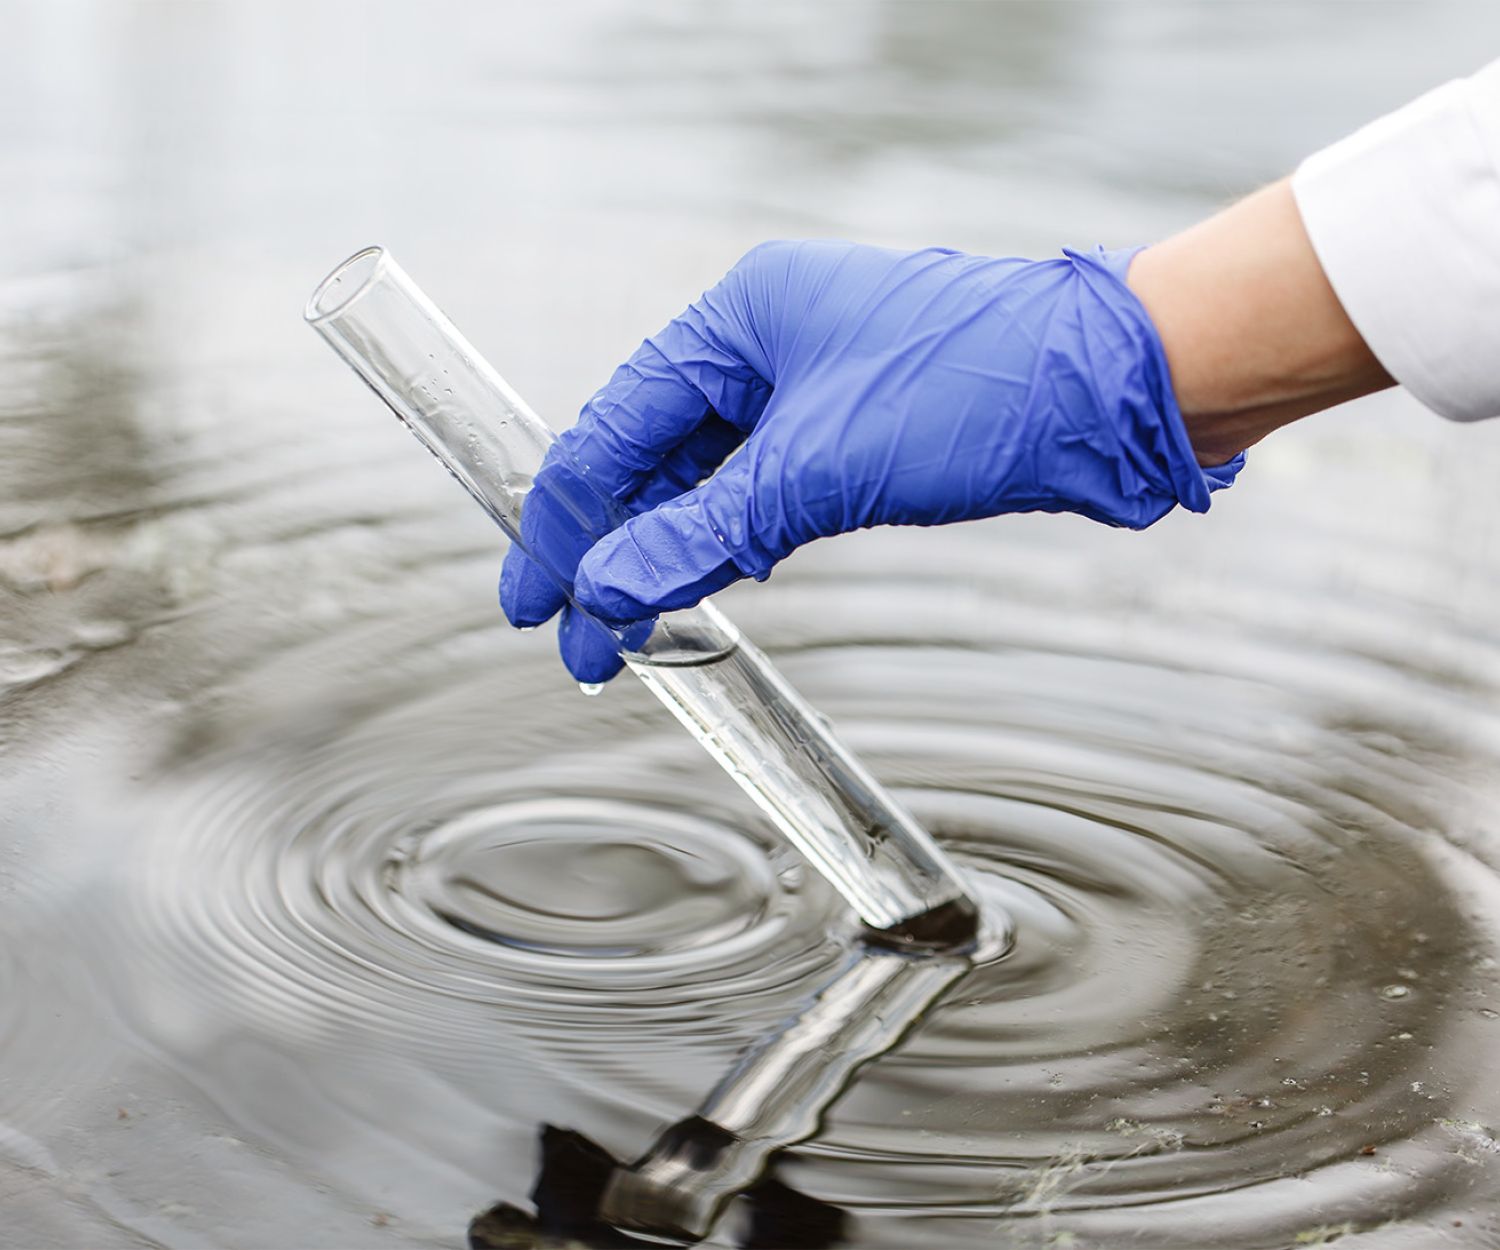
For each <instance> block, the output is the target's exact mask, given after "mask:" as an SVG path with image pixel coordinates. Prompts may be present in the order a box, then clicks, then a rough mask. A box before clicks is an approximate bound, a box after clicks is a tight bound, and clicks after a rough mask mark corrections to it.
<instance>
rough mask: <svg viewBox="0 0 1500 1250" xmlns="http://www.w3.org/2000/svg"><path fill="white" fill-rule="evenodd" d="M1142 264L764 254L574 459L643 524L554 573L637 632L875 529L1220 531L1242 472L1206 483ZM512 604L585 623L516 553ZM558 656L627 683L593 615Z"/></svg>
mask: <svg viewBox="0 0 1500 1250" xmlns="http://www.w3.org/2000/svg"><path fill="white" fill-rule="evenodd" d="M1137 250H1138V249H1137ZM1133 255H1134V250H1132V251H1118V252H1106V251H1104V250H1103V249H1100V250H1098V251H1096V252H1093V253H1088V254H1084V253H1075V252H1067V253H1065V256H1064V257H1063V258H1059V259H1056V260H1046V261H1029V260H1017V259H1004V260H996V259H991V258H989V257H984V256H968V255H964V254H963V253H961V252H953V251H947V250H944V249H940V248H929V249H926V250H924V251H920V252H910V253H903V252H895V251H887V250H885V249H883V248H874V247H862V246H859V245H856V244H852V243H841V242H828V241H812V242H801V243H767V244H763V245H761V246H760V247H757V248H755V249H754V250H753V251H751V252H750V253H749V254H748V255H746V256H745V258H744V259H743V260H741V261H740V262H739V264H737V265H736V266H735V267H734V268H733V269H731V270H730V271H729V273H728V274H727V275H726V276H725V277H724V279H723V281H721V282H720V283H719V284H718V285H717V286H716V287H714V288H713V289H712V290H710V291H708V292H707V293H706V294H705V295H704V296H703V297H702V298H701V299H700V300H699V301H698V302H697V303H695V304H694V305H692V306H691V307H690V308H689V309H688V310H687V311H686V312H685V313H683V315H682V316H681V317H679V318H678V319H677V320H675V321H673V322H672V323H671V324H670V325H668V326H667V327H666V328H665V329H664V330H663V331H662V332H661V333H660V334H658V335H656V336H655V337H654V338H650V339H647V340H646V342H645V343H643V344H642V345H641V347H640V349H639V350H638V351H637V352H636V353H635V355H634V356H632V357H631V359H630V360H629V361H628V362H627V363H626V364H624V365H622V366H621V367H620V368H619V369H618V370H616V372H615V375H614V377H613V378H611V379H610V381H609V384H608V385H607V386H605V388H604V389H603V390H602V391H600V392H599V393H598V394H597V395H595V396H594V398H593V399H591V400H590V401H589V403H588V404H587V406H586V407H585V408H584V410H583V414H582V416H581V418H580V419H579V422H578V424H577V425H576V426H574V428H573V429H571V430H569V431H568V432H567V433H565V434H564V435H563V436H562V437H561V439H560V440H559V442H558V444H557V446H556V447H555V448H554V449H553V453H552V455H550V456H549V460H555V461H556V462H557V463H558V464H559V465H561V464H568V465H570V466H571V468H570V472H571V473H573V474H575V475H577V476H580V477H581V478H583V479H586V480H587V481H588V482H589V484H590V486H591V487H592V488H593V489H595V490H599V491H602V492H605V493H607V494H608V495H610V496H613V498H614V499H616V500H618V501H619V502H620V503H621V504H622V505H623V506H624V508H625V509H626V510H627V511H628V512H631V513H635V514H637V515H635V516H634V517H633V518H632V519H630V520H629V521H627V522H626V523H625V524H623V525H620V526H619V527H618V528H616V529H614V530H613V532H610V533H608V534H607V535H606V536H605V537H603V538H601V539H600V540H599V541H598V542H595V543H593V544H592V545H591V546H588V550H587V552H586V554H585V553H584V552H583V551H582V549H581V548H582V547H583V546H587V544H586V543H575V548H577V549H575V550H571V551H569V550H564V549H563V546H564V545H558V546H556V547H554V548H553V549H550V550H549V556H548V559H547V563H548V564H549V565H552V566H553V568H554V572H555V573H556V572H558V571H559V569H560V570H561V572H562V573H563V575H564V579H565V580H566V575H567V574H568V573H570V572H572V573H573V581H574V589H575V596H576V598H577V601H578V603H579V604H580V605H581V606H582V607H584V608H585V609H586V610H587V611H588V612H589V613H590V614H592V615H594V616H597V617H599V618H600V619H603V620H607V621H611V622H623V621H636V620H641V619H644V618H646V617H649V616H652V615H654V614H656V613H658V612H662V611H666V610H670V609H673V608H682V607H688V606H690V605H691V604H694V603H696V602H697V601H698V600H699V599H701V598H703V597H704V596H706V595H710V594H712V593H713V592H714V591H716V590H719V589H722V588H723V587H724V586H727V585H729V583H731V582H733V581H736V580H737V579H739V578H741V577H755V578H761V579H763V578H765V577H766V576H767V575H768V574H769V573H770V571H771V569H772V567H773V566H774V565H775V564H776V562H777V561H779V560H781V559H783V558H785V557H786V556H787V555H788V554H790V553H791V552H792V551H794V550H795V549H796V548H797V547H799V546H801V545H802V544H803V543H806V542H810V541H812V540H813V539H814V538H821V537H824V536H826V535H830V534H838V533H843V532H844V531H847V530H853V529H860V528H863V527H866V526H872V525H882V524H886V525H937V524H941V523H943V522H947V521H962V520H969V519H972V518H976V517H988V516H996V515H998V514H1001V513H1007V512H1078V513H1081V514H1083V515H1084V516H1087V517H1091V518H1093V519H1094V520H1096V521H1103V522H1105V523H1106V524H1110V525H1123V526H1129V527H1131V528H1134V529H1140V528H1143V527H1144V526H1147V525H1150V524H1151V523H1152V522H1153V521H1156V520H1157V519H1159V518H1160V517H1161V516H1163V515H1164V514H1165V513H1167V512H1169V511H1170V510H1171V509H1172V507H1173V506H1174V505H1175V504H1179V503H1180V504H1182V505H1183V506H1184V507H1186V508H1188V509H1190V510H1191V511H1193V512H1203V511H1206V510H1207V508H1208V502H1209V501H1208V497H1209V492H1210V491H1213V490H1217V489H1219V488H1220V487H1224V486H1228V485H1229V484H1230V483H1231V482H1232V481H1233V480H1234V477H1235V474H1236V473H1237V472H1238V471H1239V468H1240V466H1241V464H1242V463H1243V457H1239V456H1237V457H1235V459H1234V460H1232V461H1230V462H1229V463H1228V464H1226V465H1223V466H1222V467H1219V468H1215V469H1207V470H1205V469H1200V468H1199V467H1198V464H1197V462H1196V460H1195V459H1194V456H1193V449H1192V446H1191V444H1190V443H1189V442H1188V437H1187V432H1186V431H1185V429H1184V428H1183V424H1182V419H1181V416H1180V415H1179V413H1178V411H1177V403H1176V399H1175V398H1174V396H1173V394H1172V386H1171V380H1170V377H1169V374H1168V371H1167V362H1166V357H1165V356H1164V354H1163V352H1162V346H1161V342H1160V340H1159V339H1158V337H1157V334H1156V330H1155V328H1154V327H1153V326H1152V324H1151V321H1150V319H1149V317H1148V316H1147V314H1146V311H1145V309H1144V308H1143V307H1142V306H1141V304H1140V302H1139V301H1138V300H1137V299H1136V297H1135V296H1134V295H1133V294H1132V293H1131V291H1130V290H1129V288H1128V287H1127V286H1126V285H1125V271H1126V268H1127V266H1128V265H1129V262H1130V258H1131V256H1133ZM736 448H738V452H737V454H735V455H733V456H731V457H730V458H729V459H728V460H727V461H725V457H726V456H727V455H729V453H730V452H731V451H733V450H734V449H736ZM721 462H722V464H723V467H722V468H719V466H720V464H721ZM716 468H718V472H717V473H714V470H715V469H716ZM543 472H544V473H545V472H546V470H545V469H544V470H543ZM710 473H714V476H712V477H711V478H709V480H708V481H706V482H704V481H702V479H703V478H704V477H706V476H707V475H708V474H710ZM538 480H539V481H540V480H541V476H540V475H539V479H538ZM700 482H701V485H700V484H699V483H700ZM531 506H532V502H531V500H528V503H527V507H528V508H530V507H531ZM538 511H539V512H540V510H538ZM523 519H524V518H523ZM543 528H546V527H543ZM534 549H535V547H534ZM580 555H581V556H582V559H581V561H580V560H579V557H580ZM575 567H576V572H574V570H575ZM500 601H501V604H502V605H503V607H504V608H505V612H506V615H507V616H508V617H509V618H510V620H511V621H512V622H513V623H514V624H517V625H535V624H539V623H540V622H542V621H544V620H546V619H548V618H549V617H551V616H552V615H553V614H554V613H555V612H557V610H558V609H559V608H561V607H563V604H564V599H563V593H562V591H561V590H560V589H559V588H558V586H557V583H556V581H555V580H553V579H551V578H548V577H546V576H544V575H543V574H541V573H540V572H539V571H538V569H537V568H536V566H535V565H534V564H533V563H532V562H531V561H529V560H528V559H527V558H526V556H524V555H523V554H521V552H520V551H518V550H514V549H513V550H512V551H511V553H510V554H509V555H508V556H507V558H506V562H505V568H504V571H503V573H502V575H501V579H500ZM560 646H561V649H562V654H563V660H564V662H565V663H566V664H567V666H568V668H569V670H570V671H571V672H572V673H573V674H574V676H575V677H577V678H579V679H580V680H583V681H602V680H604V679H606V678H608V677H610V676H613V674H614V673H615V672H617V671H618V670H619V667H620V661H619V658H618V655H617V654H616V651H615V647H614V644H613V640H612V639H611V638H610V637H609V635H608V634H607V632H606V631H604V630H602V629H599V628H598V627H597V626H596V625H594V624H593V623H591V622H590V621H588V620H587V618H585V617H581V616H579V615H578V614H577V613H574V612H572V611H571V610H569V611H568V612H566V613H565V614H564V617H563V621H562V625H561V628H560Z"/></svg>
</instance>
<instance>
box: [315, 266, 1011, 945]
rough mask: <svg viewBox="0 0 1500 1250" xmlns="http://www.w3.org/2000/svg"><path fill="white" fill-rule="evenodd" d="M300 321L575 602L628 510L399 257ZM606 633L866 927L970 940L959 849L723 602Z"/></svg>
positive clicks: (943, 940) (972, 921)
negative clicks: (592, 552)
mask: <svg viewBox="0 0 1500 1250" xmlns="http://www.w3.org/2000/svg"><path fill="white" fill-rule="evenodd" d="M304 315H305V317H306V319H307V321H308V323H309V324H310V325H311V326H312V327H313V328H314V329H315V330H317V331H318V333H319V334H321V335H322V336H323V338H324V339H325V340H327V342H328V343H329V345H330V346H331V347H332V348H333V349H334V351H336V352H337V353H338V354H339V355H340V356H341V357H342V358H343V359H344V361H345V362H346V363H347V364H348V365H349V366H350V367H351V368H352V369H353V370H354V371H355V372H356V373H357V374H359V376H360V377H362V378H363V379H364V380H365V381H366V382H367V383H368V384H369V385H370V387H371V389H373V390H374V391H375V393H376V394H377V395H379V396H380V398H381V399H383V400H384V401H385V402H386V404H387V405H389V407H390V408H391V410H392V411H393V412H394V413H395V414H396V415H397V416H398V417H399V418H400V419H401V420H402V421H403V422H404V423H405V424H406V426H407V427H408V428H409V429H410V430H411V431H412V433H413V434H415V435H416V436H417V438H418V439H420V440H421V441H422V443H424V444H425V445H426V447H427V448H428V450H429V451H431V452H432V453H433V454H434V455H435V456H436V457H437V458H438V459H439V460H440V461H441V462H442V463H443V464H444V466H446V467H447V469H448V471H449V472H450V473H452V474H453V476H454V477H455V478H457V479H458V481H459V483H460V484H461V485H462V486H463V487H464V488H465V489H466V490H467V491H468V492H469V494H470V495H472V496H473V497H474V499H475V500H476V501H478V503H479V504H480V505H481V506H482V507H483V508H484V509H485V510H486V511H487V512H488V513H489V514H490V516H491V517H492V518H493V519H494V520H495V522H496V523H497V524H498V525H499V526H500V528H501V529H502V530H504V531H505V533H506V534H507V535H508V536H509V537H510V539H511V541H512V542H514V543H517V544H519V545H520V547H521V549H522V550H524V551H525V552H526V553H527V554H528V555H530V556H531V557H532V558H533V559H534V560H536V561H537V563H538V564H539V565H540V566H541V567H542V568H543V569H544V571H545V572H547V573H548V574H549V575H550V576H552V577H553V579H554V580H555V581H557V583H558V584H559V586H560V587H561V588H562V589H563V590H564V591H565V592H567V594H568V595H569V598H570V599H571V596H572V584H571V581H570V578H571V575H572V569H573V567H574V566H575V565H576V561H577V559H578V557H580V556H581V555H582V554H583V552H584V551H586V550H587V549H588V548H589V546H591V545H592V544H593V543H594V542H595V541H597V540H598V539H599V538H600V537H602V536H603V535H604V534H606V533H608V532H609V531H610V530H612V529H614V528H616V527H617V526H618V525H620V524H621V523H622V522H623V521H624V520H625V519H626V517H627V516H628V513H627V512H626V510H625V509H624V508H623V507H622V506H621V505H620V504H619V503H618V502H617V501H616V500H614V499H612V498H608V497H606V496H604V495H603V494H602V493H601V492H599V491H597V490H595V489H593V487H592V485H591V483H590V482H589V481H588V479H587V476H586V474H587V466H583V465H578V464H576V463H572V462H570V460H569V459H568V458H567V457H566V456H565V455H561V454H553V455H551V456H550V457H549V454H548V453H549V451H550V450H551V449H552V448H553V446H554V444H555V442H556V439H555V436H554V435H553V433H552V431H551V430H550V429H548V427H547V426H546V425H545V424H543V422H542V421H541V420H540V419H539V418H538V417H537V416H536V415H535V414H534V413H533V412H532V411H531V409H530V408H528V407H527V406H526V404H525V402H524V401H523V400H522V399H521V397H520V396H519V395H517V394H516V393H515V391H513V390H512V389H511V388H510V387H509V386H508V385H507V384H506V383H505V381H504V380H503V379H502V378H501V377H500V375H499V374H498V373H496V372H495V370H494V369H493V368H492V367H491V366H490V365H489V364H488V363H487V362H486V361H485V360H484V359H483V358H482V357H481V356H480V355H479V353H478V352H476V351H475V350H474V348H473V347H472V346H471V345H470V344H469V343H468V341H467V340H466V339H465V338H464V337H463V336H462V335H461V334H460V333H459V332H458V330H457V329H456V328H455V327H454V325H453V324H452V323H451V322H450V321H449V320H448V319H447V317H445V316H444V315H443V313H442V312H441V311H440V310H439V309H438V308H437V306H436V305H435V304H433V302H432V301H431V300H429V299H428V298H427V297H426V295H424V294H423V293H422V291H421V290H420V289H419V288H418V287H417V286H416V284H415V283H414V282H412V280H411V279H410V278H409V277H407V275H406V274H405V272H404V271H402V269H401V268H400V267H399V266H398V265H397V264H396V262H395V261H394V260H392V259H391V257H390V255H389V253H387V252H386V251H385V250H384V249H383V248H378V247H372V248H366V249H365V250H363V251H361V252H357V253H356V254H355V255H353V256H351V257H350V258H349V259H348V260H346V261H345V262H344V263H343V264H341V265H340V266H339V267H338V268H337V269H335V270H334V271H333V272H332V273H331V274H330V275H329V276H328V277H327V278H325V279H324V280H323V282H322V283H321V284H320V285H319V286H318V288H317V290H316V291H315V292H314V293H313V295H312V298H311V299H310V300H309V301H308V304H307V308H306V311H305V314H304ZM606 628H609V627H608V626H606ZM611 632H612V633H614V635H615V637H616V639H617V641H618V642H619V645H620V651H621V655H622V657H623V658H624V660H625V662H626V664H627V665H628V666H629V668H630V669H631V670H632V671H633V672H634V673H635V674H636V676H638V677H639V678H640V679H641V680H642V681H643V682H645V684H646V686H647V687H648V688H649V689H650V690H651V692H652V693H653V694H655V695H656V696H657V697H658V698H659V699H660V700H661V701H662V702H663V703H665V704H666V705H667V707H668V708H670V709H671V711H672V712H673V714H674V715H675V716H676V717H677V719H678V720H679V721H681V722H682V724H683V725H685V726H686V727H687V729H688V730H689V731H690V732H691V733H692V735H693V736H694V738H696V739H697V740H698V742H699V743H700V744H701V745H702V746H703V747H704V748H705V749H706V750H707V751H708V752H709V754H710V755H712V756H713V757H714V759H716V760H717V761H718V762H719V763H720V764H721V765H722V766H723V767H724V769H725V770H726V771H727V772H728V773H729V774H730V776H731V777H733V778H734V780H735V781H736V782H737V783H738V784H739V785H740V787H741V788H742V789H744V791H745V792H746V793H747V794H748V795H749V796H750V797H751V798H752V799H753V800H754V801H755V802H756V804H757V805H759V807H760V808H761V809H762V810H763V811H764V812H765V813H766V814H767V815H768V816H769V817H770V818H771V820H772V821H773V822H774V823H775V824H776V826H777V827H778V828H779V829H780V830H781V832H782V833H783V834H784V835H785V836H786V837H787V838H789V839H790V840H791V841H792V843H793V844H794V845H795V846H796V847H797V848H798V850H800V851H801V852H802V854H803V855H804V856H805V857H806V858H807V859H808V860H809V861H810V862H811V863H812V865H813V866H814V867H815V868H817V870H818V871H819V872H821V873H822V874H823V875H824V876H825V877H826V878H827V879H828V880H829V882H830V883H832V885H833V886H834V888H835V889H837V890H838V891H839V893H840V894H841V895H842V896H843V897H844V898H845V899H846V900H847V901H848V903H849V905H850V906H851V907H852V908H853V909H854V910H855V912H856V913H857V914H858V915H859V917H860V919H861V920H862V921H863V922H864V923H865V924H866V925H867V926H868V927H869V928H870V929H872V930H874V931H876V932H877V933H879V934H881V935H883V936H884V937H885V938H886V939H887V940H889V941H891V942H893V943H895V944H898V945H901V946H907V947H927V948H934V949H947V948H956V947H961V946H964V945H966V944H969V943H971V942H972V941H973V940H974V937H975V934H976V932H977V926H978V910H977V908H976V907H975V905H974V903H973V902H972V900H971V899H970V897H969V895H968V893H967V891H966V890H965V887H964V883H963V879H962V877H961V876H960V875H959V873H958V871H957V869H956V868H955V867H954V865H953V863H952V862H951V861H950V860H949V858H948V856H947V855H946V854H945V853H944V852H943V851H942V849H941V848H940V847H939V846H938V845H937V844H936V843H935V842H934V841H933V840H932V838H931V837H930V836H929V835H928V834H927V833H926V831H925V830H923V829H922V828H921V827H920V826H919V825H918V824H917V823H916V822H915V821H914V820H913V819H912V817H911V816H910V815H908V814H907V812H906V811H905V810H903V809H902V808H901V807H900V805H898V804H897V803H896V802H895V800H894V799H892V798H891V796H890V795H888V794H887V793H886V792H885V791H884V790H883V789H882V788H881V786H880V785H879V783H878V782H877V781H876V780H875V779H874V778H873V777H872V776H871V775H870V774H869V772H867V771H866V769H865V768H864V766H863V765H862V764H860V762H859V761H858V760H857V759H855V757H854V756H853V755H852V754H850V752H849V750H848V749H847V748H846V747H844V746H843V745H842V744H841V743H840V742H839V741H838V740H837V738H835V737H834V735H833V733H832V731H831V730H830V729H829V728H828V725H827V722H826V721H825V720H824V719H823V718H822V717H820V716H819V715H818V714H817V713H816V712H815V711H814V710H813V709H812V708H811V707H810V706H809V705H808V704H807V703H806V702H805V701H804V700H803V699H802V698H801V696H800V695H798V694H797V692H796V691H795V690H793V689H792V687H791V686H790V685H789V684H788V683H787V682H786V680H785V679H784V678H783V677H782V676H781V675H780V674H779V673H778V672H777V671H776V669H775V668H774V667H773V666H772V664H771V662H770V661H769V660H768V659H766V657H765V656H764V655H763V654H761V652H760V651H758V650H756V648H755V647H753V646H752V645H750V643H748V642H747V641H746V640H745V639H744V638H742V637H741V636H740V634H739V631H738V630H736V629H735V628H734V626H733V625H731V624H730V622H729V621H728V620H726V619H725V617H724V616H723V615H722V614H721V613H720V612H718V611H717V610H716V609H715V608H714V607H713V606H712V605H710V604H707V603H704V604H701V605H699V606H698V607H696V608H692V609H689V610H687V611H680V612H672V613H667V614H665V615H662V616H660V617H658V618H656V619H655V620H654V621H652V622H643V623H640V624H638V625H635V626H627V627H624V628H623V629H612V630H611ZM995 920H996V918H991V924H993V923H995ZM1000 923H1002V924H1003V920H1001V921H1000Z"/></svg>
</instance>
